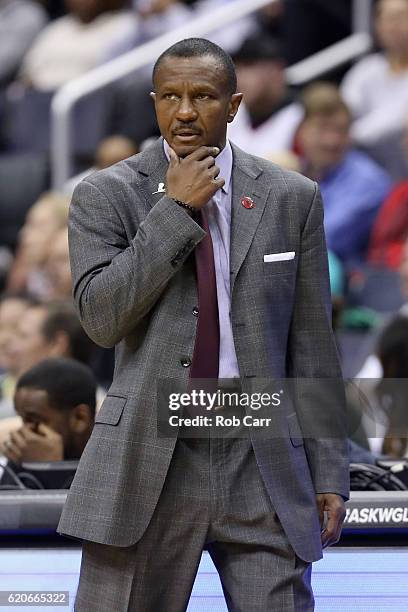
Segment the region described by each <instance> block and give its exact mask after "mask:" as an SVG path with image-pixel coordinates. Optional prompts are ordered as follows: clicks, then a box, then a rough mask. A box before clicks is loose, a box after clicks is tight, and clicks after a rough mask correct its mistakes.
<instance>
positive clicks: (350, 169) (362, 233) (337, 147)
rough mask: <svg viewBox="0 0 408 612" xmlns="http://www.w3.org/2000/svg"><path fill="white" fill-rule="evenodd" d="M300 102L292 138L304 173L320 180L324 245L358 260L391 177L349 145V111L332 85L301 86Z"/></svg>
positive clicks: (344, 258) (346, 261)
mask: <svg viewBox="0 0 408 612" xmlns="http://www.w3.org/2000/svg"><path fill="white" fill-rule="evenodd" d="M303 106H304V111H305V116H304V119H303V121H302V123H301V126H300V128H299V131H298V136H297V141H298V145H299V148H300V151H301V154H302V156H303V171H304V174H305V175H306V176H308V177H309V178H311V179H313V180H315V181H317V182H318V183H319V185H320V189H321V192H322V196H323V202H324V226H325V231H326V240H327V246H328V248H329V249H330V250H332V251H333V252H334V253H335V254H336V255H337V256H338V257H339V259H340V260H341V261H342V262H343V263H344V264H346V265H349V264H351V265H352V264H359V263H362V262H364V260H365V256H366V250H367V246H368V240H369V234H370V231H371V227H372V225H373V222H374V219H375V217H376V215H377V213H378V210H379V208H380V206H381V204H382V203H383V201H384V200H385V198H386V197H387V195H388V194H389V192H390V190H391V186H392V183H391V179H390V177H389V176H388V175H387V173H386V172H385V171H384V170H383V169H382V168H381V167H380V166H379V165H378V164H376V163H375V162H374V161H372V160H371V159H370V158H369V157H368V156H367V155H365V154H364V153H361V152H359V151H356V150H354V149H352V148H351V141H350V125H351V115H350V111H349V109H348V107H347V106H346V104H345V103H344V101H343V100H342V98H341V96H340V94H339V92H338V90H337V88H336V87H335V86H334V85H331V84H328V83H316V84H314V85H311V86H310V87H308V88H306V90H305V91H304V94H303Z"/></svg>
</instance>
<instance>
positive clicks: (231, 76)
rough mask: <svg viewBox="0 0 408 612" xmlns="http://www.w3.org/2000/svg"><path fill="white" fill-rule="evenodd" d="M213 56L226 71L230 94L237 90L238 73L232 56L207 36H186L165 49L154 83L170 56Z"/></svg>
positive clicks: (158, 62) (156, 65) (227, 86)
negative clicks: (164, 61) (164, 62)
mask: <svg viewBox="0 0 408 612" xmlns="http://www.w3.org/2000/svg"><path fill="white" fill-rule="evenodd" d="M206 56H210V57H213V58H214V59H215V60H216V61H217V62H218V63H219V65H220V67H221V68H222V69H223V71H224V73H225V81H226V88H227V92H226V93H228V94H229V95H232V94H234V93H235V92H236V91H237V75H236V73H235V66H234V62H233V61H232V59H231V56H230V55H228V53H226V51H224V49H221V47H219V46H218V45H216V44H214V43H213V42H211V41H210V40H207V39H206V38H186V39H184V40H181V41H180V42H177V43H176V44H174V45H172V46H171V47H169V48H168V49H166V51H164V52H163V53H162V54H161V55H160V57H159V58H158V60H157V61H156V63H155V65H154V68H153V84H154V82H155V79H156V74H157V71H158V68H159V67H160V64H161V63H162V62H163V60H165V59H166V58H168V57H185V58H189V57H206Z"/></svg>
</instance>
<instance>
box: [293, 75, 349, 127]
mask: <svg viewBox="0 0 408 612" xmlns="http://www.w3.org/2000/svg"><path fill="white" fill-rule="evenodd" d="M301 102H302V105H303V109H304V119H305V120H306V119H310V118H312V117H316V116H319V117H320V116H323V117H332V116H333V115H336V114H337V113H339V112H341V113H344V114H345V115H347V116H348V118H349V119H350V121H351V118H352V117H351V111H350V109H349V107H348V106H347V104H346V103H345V102H344V100H343V98H342V97H341V94H340V91H339V89H338V87H336V85H333V84H332V83H324V82H320V83H313V84H312V85H309V86H308V87H306V88H305V89H304V91H303V93H302V96H301Z"/></svg>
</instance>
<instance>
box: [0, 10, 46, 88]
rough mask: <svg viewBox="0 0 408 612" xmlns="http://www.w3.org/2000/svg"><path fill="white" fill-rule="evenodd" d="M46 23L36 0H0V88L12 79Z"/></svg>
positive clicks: (43, 13)
mask: <svg viewBox="0 0 408 612" xmlns="http://www.w3.org/2000/svg"><path fill="white" fill-rule="evenodd" d="M46 23H47V14H46V12H45V11H44V9H43V7H42V6H41V4H40V3H39V2H32V1H31V0H0V88H1V87H4V86H5V85H7V83H8V82H9V81H11V80H12V78H13V77H14V75H15V73H16V72H17V70H18V69H19V67H20V63H21V60H22V59H23V57H24V54H25V53H26V51H27V49H28V48H29V47H30V45H31V44H32V42H33V41H34V39H35V37H36V36H37V35H38V34H39V33H40V31H41V30H42V28H43V27H44V26H45V24H46Z"/></svg>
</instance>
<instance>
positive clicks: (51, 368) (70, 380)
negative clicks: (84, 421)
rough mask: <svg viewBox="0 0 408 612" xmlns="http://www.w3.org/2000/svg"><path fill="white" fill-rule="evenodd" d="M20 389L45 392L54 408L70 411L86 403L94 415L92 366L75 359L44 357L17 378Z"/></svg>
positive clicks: (94, 399) (94, 384) (94, 386)
mask: <svg viewBox="0 0 408 612" xmlns="http://www.w3.org/2000/svg"><path fill="white" fill-rule="evenodd" d="M22 388H29V389H36V390H37V391H46V393H47V395H48V400H49V403H50V404H51V405H52V407H53V408H55V409H56V410H60V411H62V410H71V409H72V408H75V406H79V404H87V405H88V406H89V407H90V409H91V413H92V416H94V415H95V406H96V381H95V378H94V375H93V374H92V371H91V369H90V368H89V367H88V366H86V365H85V364H84V363H80V362H79V361H75V359H66V358H62V357H61V358H52V359H44V360H43V361H40V363H38V364H37V365H35V366H33V367H32V368H30V369H29V370H27V372H25V373H24V374H23V375H22V376H21V377H20V378H19V380H18V381H17V384H16V391H18V389H22Z"/></svg>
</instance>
